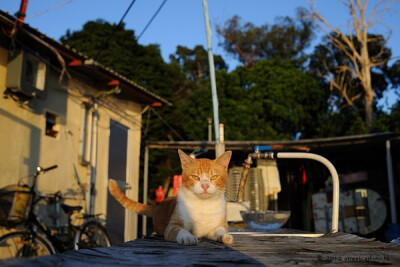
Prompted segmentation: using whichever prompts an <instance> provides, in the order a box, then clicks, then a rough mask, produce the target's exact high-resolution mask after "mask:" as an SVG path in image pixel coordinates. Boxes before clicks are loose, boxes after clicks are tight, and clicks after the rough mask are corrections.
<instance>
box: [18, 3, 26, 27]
mask: <svg viewBox="0 0 400 267" xmlns="http://www.w3.org/2000/svg"><path fill="white" fill-rule="evenodd" d="M27 7H28V0H21V5H20V6H19V12H18V15H17V18H18V27H21V26H22V25H23V24H24V21H25V16H26V9H27Z"/></svg>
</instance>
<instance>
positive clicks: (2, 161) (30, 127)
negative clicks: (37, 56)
mask: <svg viewBox="0 0 400 267" xmlns="http://www.w3.org/2000/svg"><path fill="white" fill-rule="evenodd" d="M7 55H8V51H7V50H6V49H4V48H3V47H0V93H1V94H2V93H3V92H4V90H5V89H6V84H5V80H6V71H7ZM46 79H47V81H46V95H47V97H46V98H45V99H32V100H30V101H29V104H21V103H17V102H16V101H14V100H12V99H11V97H8V98H7V99H5V98H3V97H2V96H1V97H0V173H1V179H0V187H3V186H6V185H9V184H16V183H17V182H18V180H19V179H20V178H21V177H26V176H28V175H29V174H31V173H33V172H34V170H35V168H36V166H38V165H40V166H42V167H48V166H50V165H54V164H57V165H58V168H57V169H55V170H52V171H49V172H48V173H45V174H43V175H41V176H40V179H39V183H38V189H39V191H40V192H41V193H49V192H56V191H58V190H59V191H61V192H62V193H63V194H65V195H66V196H69V197H71V198H75V200H74V199H71V200H68V204H71V205H72V204H75V205H82V206H84V207H86V208H87V207H88V201H84V200H83V199H84V198H85V197H86V198H88V196H89V194H88V193H87V192H88V189H89V188H88V185H89V181H90V172H89V170H90V166H88V165H83V164H81V162H80V160H79V149H80V142H81V138H80V134H81V130H82V129H81V127H82V124H81V119H82V112H83V105H82V103H83V102H87V101H89V99H87V98H86V97H84V96H83V95H82V94H81V93H80V92H83V91H85V92H86V93H89V94H93V95H95V94H98V91H96V90H95V88H92V87H91V86H89V85H88V84H87V83H86V82H84V81H81V80H78V79H75V78H73V79H70V80H68V79H64V80H63V82H62V83H61V84H60V83H59V82H58V79H59V73H58V72H57V71H55V70H53V69H50V71H49V75H47V78H46ZM101 103H108V104H107V105H103V104H101ZM141 108H142V107H141V106H140V105H138V104H135V103H133V102H132V101H122V100H119V99H116V98H114V97H113V96H107V97H106V98H102V99H101V101H100V105H99V120H98V150H97V152H98V153H97V171H96V174H97V175H96V198H95V213H102V214H106V212H107V182H108V142H109V124H110V119H113V120H115V121H118V122H120V123H121V124H123V125H125V126H126V127H127V128H129V132H128V136H129V138H128V159H127V160H128V168H127V182H128V183H129V184H130V185H132V190H128V191H127V194H128V195H129V196H130V197H131V198H133V199H137V198H138V184H139V155H140V124H141V114H140V111H141ZM121 110H123V112H121ZM46 112H51V113H52V114H55V115H57V116H58V123H59V127H58V130H59V132H58V134H57V137H50V136H47V135H45V125H46V115H45V114H46ZM26 181H28V180H26ZM85 191H86V192H85ZM136 224H137V216H136V215H134V214H132V213H128V212H127V213H126V229H129V231H127V232H126V234H125V236H126V239H127V240H128V239H132V238H134V237H136V228H137V227H136Z"/></svg>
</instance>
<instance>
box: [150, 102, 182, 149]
mask: <svg viewBox="0 0 400 267" xmlns="http://www.w3.org/2000/svg"><path fill="white" fill-rule="evenodd" d="M151 111H153V112H154V114H156V115H157V117H158V118H159V119H160V120H161V121H162V122H163V123H164V124H165V125H166V126H167V127H168V128H170V129H171V131H172V132H173V133H174V134H175V135H176V136H177V137H179V139H181V140H182V141H185V139H183V137H182V136H181V135H180V134H179V133H178V132H177V131H175V129H174V128H173V127H172V126H171V125H170V124H169V123H168V122H167V121H166V120H165V119H164V118H163V117H161V115H160V114H158V113H157V112H156V110H155V109H154V108H151Z"/></svg>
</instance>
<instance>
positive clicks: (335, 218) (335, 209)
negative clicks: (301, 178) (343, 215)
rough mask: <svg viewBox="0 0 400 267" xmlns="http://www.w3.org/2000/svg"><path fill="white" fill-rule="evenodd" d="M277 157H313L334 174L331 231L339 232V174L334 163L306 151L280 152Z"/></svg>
mask: <svg viewBox="0 0 400 267" xmlns="http://www.w3.org/2000/svg"><path fill="white" fill-rule="evenodd" d="M276 157H277V158H280V159H313V160H316V161H318V162H320V163H322V164H323V165H325V166H326V167H327V168H328V170H329V172H330V173H331V176H332V182H333V200H332V227H331V229H332V230H331V232H332V233H337V232H338V230H339V175H338V174H337V171H336V169H335V167H334V166H333V164H332V163H331V162H330V161H329V160H327V159H326V158H324V157H322V156H320V155H317V154H313V153H304V152H278V153H276Z"/></svg>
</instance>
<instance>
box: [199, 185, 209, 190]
mask: <svg viewBox="0 0 400 267" xmlns="http://www.w3.org/2000/svg"><path fill="white" fill-rule="evenodd" d="M201 187H202V188H203V189H204V191H207V189H208V188H209V187H210V186H209V185H208V184H202V185H201Z"/></svg>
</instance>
